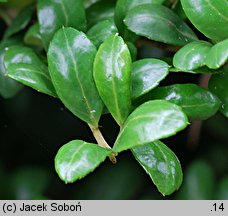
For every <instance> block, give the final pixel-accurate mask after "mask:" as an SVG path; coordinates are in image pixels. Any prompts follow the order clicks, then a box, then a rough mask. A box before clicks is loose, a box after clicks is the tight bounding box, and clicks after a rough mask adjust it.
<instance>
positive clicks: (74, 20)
mask: <svg viewBox="0 0 228 216" xmlns="http://www.w3.org/2000/svg"><path fill="white" fill-rule="evenodd" d="M37 7H38V20H39V25H40V33H41V36H42V41H43V44H44V47H45V48H46V49H47V48H48V45H49V43H50V41H51V39H52V37H53V36H54V34H55V32H56V31H57V30H58V29H59V28H61V27H62V26H65V27H73V28H76V29H78V30H82V31H84V30H85V29H86V17H85V9H84V6H83V1H82V0H77V1H75V0H61V1H60V0H38V5H37Z"/></svg>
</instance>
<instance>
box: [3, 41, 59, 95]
mask: <svg viewBox="0 0 228 216" xmlns="http://www.w3.org/2000/svg"><path fill="white" fill-rule="evenodd" d="M4 64H5V68H6V73H7V76H9V77H11V78H13V79H15V80H17V81H19V82H21V83H23V84H24V85H27V86H30V87H32V88H34V89H35V90H37V91H39V92H42V93H45V94H48V95H51V96H54V97H56V93H55V89H54V87H53V85H52V81H51V78H50V76H49V72H48V68H47V66H46V65H45V64H44V63H43V62H42V61H41V59H40V58H39V57H38V56H37V55H36V53H35V52H34V51H33V50H32V49H30V48H27V47H22V46H14V47H10V48H7V51H6V53H5V57H4Z"/></svg>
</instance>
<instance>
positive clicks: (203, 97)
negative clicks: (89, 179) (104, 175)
mask: <svg viewBox="0 0 228 216" xmlns="http://www.w3.org/2000/svg"><path fill="white" fill-rule="evenodd" d="M177 8H178V9H177ZM227 11H228V1H227V0H219V1H214V0H200V1H198V0H181V1H178V0H176V1H173V0H172V1H171V0H170V1H169V0H117V1H115V0H112V1H111V0H110V1H107V0H100V1H99V0H87V1H83V0H61V1H60V0H38V1H37V2H35V3H34V4H32V5H29V6H27V7H25V8H23V9H22V10H21V11H20V13H19V14H18V16H17V17H16V18H15V19H13V20H8V19H7V17H6V15H7V14H4V13H2V18H3V19H5V21H6V23H7V24H8V25H9V27H8V28H7V30H6V31H5V32H4V36H3V40H2V41H1V44H0V72H1V73H0V78H1V79H0V93H1V95H2V96H3V97H5V98H9V97H12V96H13V95H15V94H16V93H17V92H18V91H19V90H20V89H21V88H22V87H23V85H26V86H30V87H32V88H33V89H35V90H37V91H39V92H42V93H45V94H47V95H50V96H52V97H55V98H56V99H57V100H61V101H62V103H63V104H64V105H65V107H66V108H67V109H69V111H70V112H72V113H73V114H74V115H75V117H77V118H79V119H81V120H82V121H84V122H85V124H88V127H89V128H90V129H91V131H92V133H93V135H94V137H95V139H96V141H97V144H95V143H88V142H86V140H84V141H82V140H73V141H71V142H69V143H67V144H65V145H63V146H62V147H61V148H60V149H59V151H58V153H57V155H56V157H55V169H56V171H57V173H58V175H59V177H60V178H61V179H62V180H63V181H64V182H65V183H73V182H75V181H76V180H78V179H81V178H83V177H85V176H86V175H87V174H89V173H90V172H92V171H94V169H95V168H96V167H98V166H99V165H100V164H101V163H102V162H103V161H104V160H106V158H109V159H110V161H111V162H112V163H114V164H115V163H118V160H117V158H118V154H121V152H122V151H125V150H130V151H131V152H132V156H133V157H134V158H135V159H136V160H137V161H138V163H139V164H140V165H141V166H142V168H143V169H144V170H145V171H146V173H147V174H148V175H149V176H150V178H151V179H152V181H153V183H154V184H155V185H156V186H157V188H158V190H159V191H160V192H161V193H162V194H163V195H169V194H171V193H173V192H174V191H176V190H177V189H178V188H179V187H180V185H181V183H182V178H183V174H182V170H181V165H180V163H179V160H178V159H177V157H176V155H175V154H174V153H173V152H172V151H171V150H170V149H169V148H168V147H167V146H166V145H165V144H164V143H163V142H162V141H161V140H162V139H164V138H168V137H170V136H173V135H175V134H176V133H178V132H179V131H181V130H183V129H185V128H186V127H187V125H188V124H190V122H192V121H193V120H205V119H208V118H210V117H211V116H213V115H214V114H215V113H216V112H217V111H218V110H220V111H221V112H222V113H223V114H224V116H226V117H228V70H227V67H226V62H227V58H228V13H227ZM35 14H37V19H36V16H35ZM187 19H188V22H185V21H186V20H187ZM9 21H10V22H9ZM190 22H191V25H189V24H187V23H190ZM190 26H191V27H190ZM202 35H204V36H203V37H202ZM142 38H144V40H146V41H147V42H148V43H149V42H152V44H156V45H157V46H158V45H161V48H162V47H164V44H166V45H167V46H169V48H170V49H171V50H176V51H175V52H174V53H173V55H171V56H169V58H165V57H166V56H163V57H164V58H163V57H161V58H160V59H158V58H142V59H139V58H137V44H138V41H140V40H141V39H142ZM201 38H203V39H201ZM179 72H184V73H193V74H203V75H204V74H207V75H208V76H210V80H209V90H207V89H205V88H203V87H201V86H199V85H197V84H194V83H185V84H179V83H175V84H172V85H166V86H164V85H163V86H159V84H160V82H161V81H162V80H164V79H166V77H167V75H169V76H172V74H174V75H177V74H178V73H179ZM5 75H6V76H5ZM19 82H20V83H22V84H23V85H22V84H19ZM107 113H109V114H110V115H112V117H113V119H114V121H115V122H116V124H118V125H119V128H120V132H119V134H118V136H117V138H116V141H115V143H114V145H112V144H110V143H107V142H106V141H105V139H104V137H103V135H102V133H101V131H100V130H99V127H100V125H99V120H100V118H101V115H103V114H107Z"/></svg>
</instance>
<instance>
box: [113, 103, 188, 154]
mask: <svg viewBox="0 0 228 216" xmlns="http://www.w3.org/2000/svg"><path fill="white" fill-rule="evenodd" d="M187 124H188V119H187V117H186V115H185V114H184V112H183V111H182V109H181V108H180V107H179V106H177V105H175V104H172V103H170V102H167V101H163V100H154V101H148V102H146V103H144V104H142V105H141V106H139V107H138V108H137V109H136V110H135V111H133V112H132V113H131V115H130V116H129V117H128V118H127V121H126V122H125V124H124V127H123V129H122V130H121V132H120V134H119V135H118V137H117V140H116V142H115V144H114V148H113V151H115V152H121V151H124V150H127V149H131V148H133V147H135V146H138V145H144V144H147V143H150V142H154V141H156V140H158V139H162V138H167V137H170V136H172V135H174V134H176V133H177V132H178V131H181V130H183V129H184V128H185V127H186V126H187Z"/></svg>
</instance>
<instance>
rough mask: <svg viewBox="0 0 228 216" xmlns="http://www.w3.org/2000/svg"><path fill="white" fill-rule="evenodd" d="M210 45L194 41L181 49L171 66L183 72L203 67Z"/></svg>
mask: <svg viewBox="0 0 228 216" xmlns="http://www.w3.org/2000/svg"><path fill="white" fill-rule="evenodd" d="M210 49H211V44H210V43H208V42H206V41H195V42H192V43H189V44H187V45H185V46H184V47H182V48H181V49H180V50H179V51H178V52H176V54H175V55H174V57H173V65H174V66H175V67H176V68H178V69H180V70H184V71H191V70H194V69H197V68H199V67H202V66H204V65H205V60H206V58H207V54H208V52H209V51H210Z"/></svg>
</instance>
